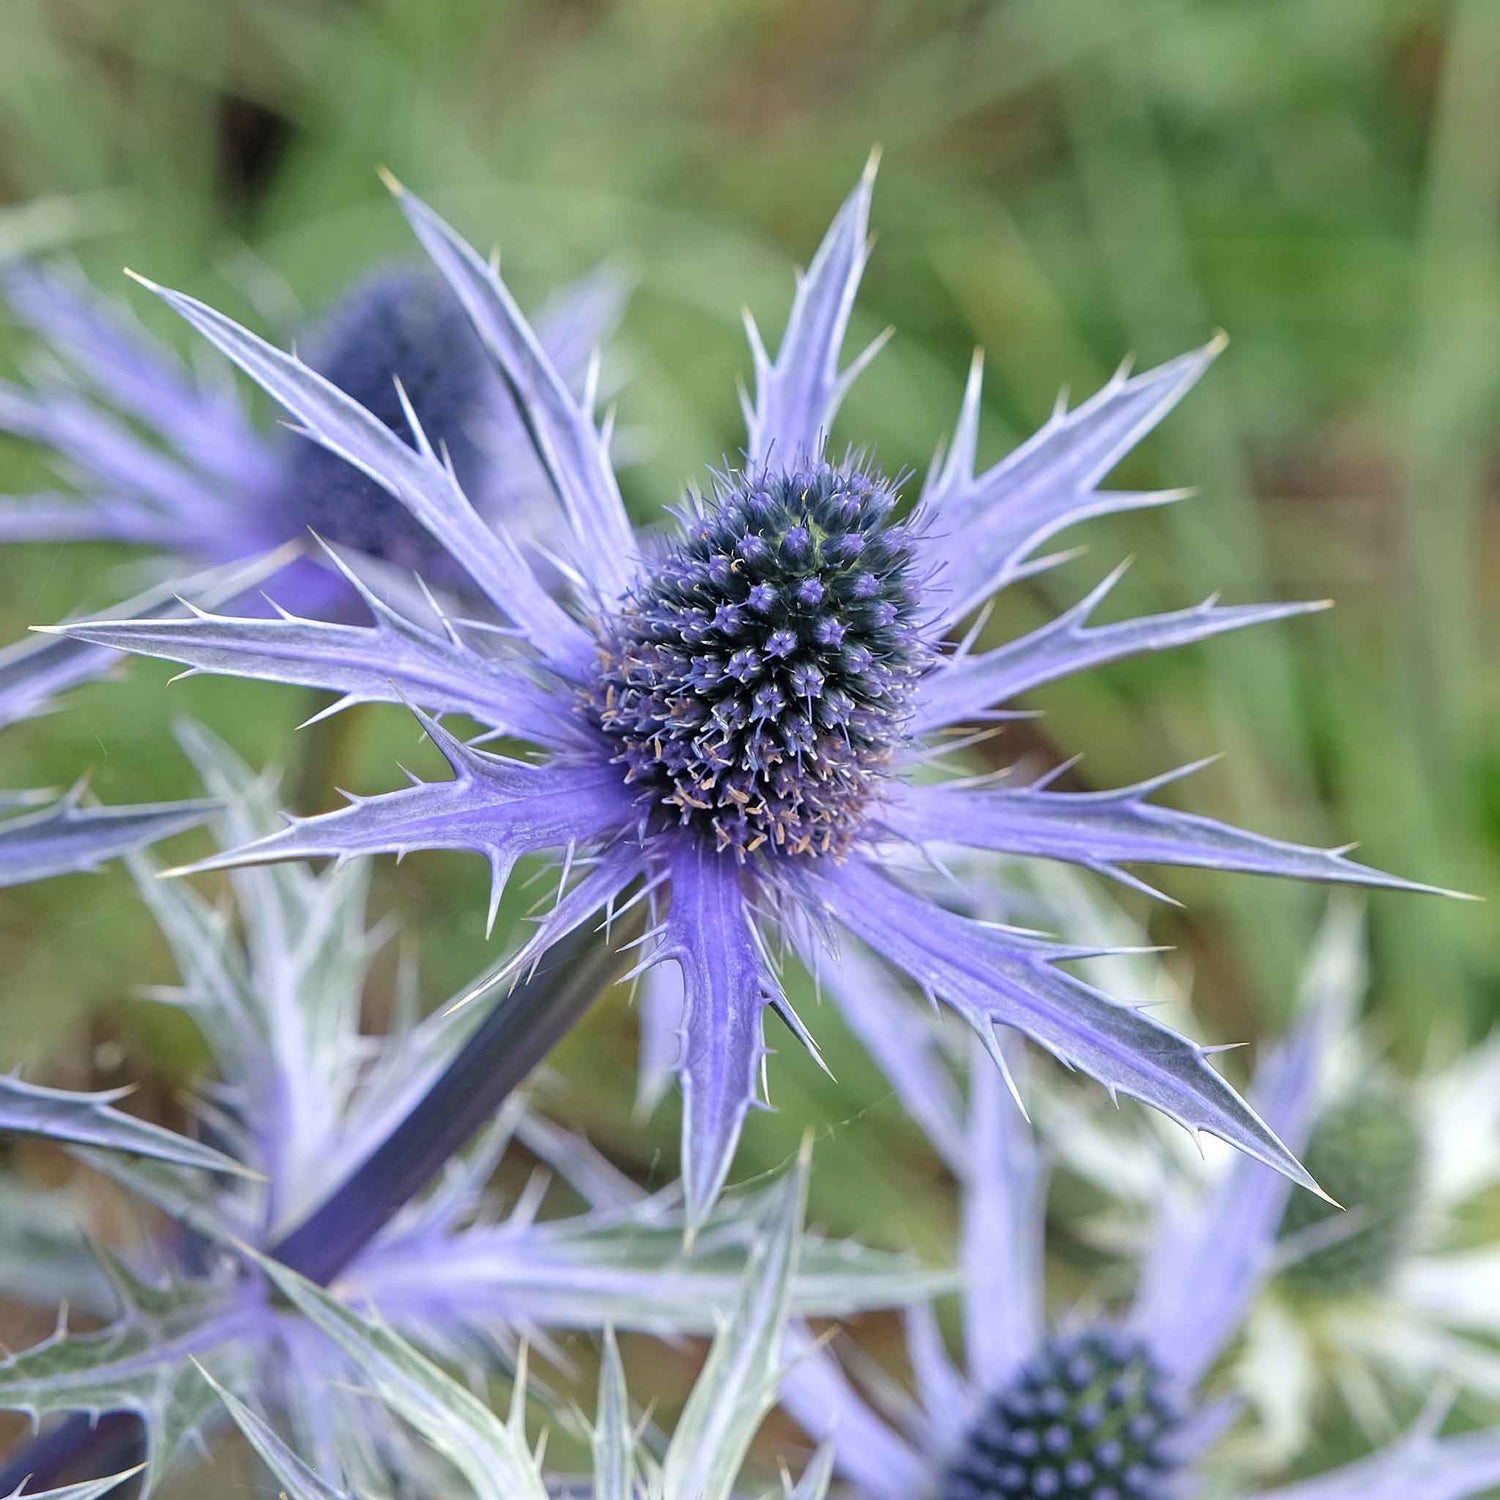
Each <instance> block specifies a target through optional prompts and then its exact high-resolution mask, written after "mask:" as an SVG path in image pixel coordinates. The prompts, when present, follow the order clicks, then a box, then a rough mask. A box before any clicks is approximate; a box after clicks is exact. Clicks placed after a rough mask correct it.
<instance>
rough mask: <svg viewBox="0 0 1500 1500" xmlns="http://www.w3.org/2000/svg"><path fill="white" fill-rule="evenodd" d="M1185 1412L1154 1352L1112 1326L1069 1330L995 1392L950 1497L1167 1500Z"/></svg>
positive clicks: (968, 1441)
mask: <svg viewBox="0 0 1500 1500" xmlns="http://www.w3.org/2000/svg"><path fill="white" fill-rule="evenodd" d="M1182 1424H1183V1413H1182V1410H1181V1408H1180V1406H1179V1404H1178V1402H1177V1401H1176V1399H1175V1398H1174V1395H1173V1392H1172V1390H1171V1387H1170V1385H1169V1384H1168V1382H1167V1380H1166V1378H1165V1376H1164V1375H1163V1374H1162V1371H1161V1369H1160V1368H1159V1367H1158V1365H1157V1363H1156V1361H1155V1360H1154V1359H1153V1358H1152V1356H1151V1352H1150V1350H1149V1349H1148V1348H1147V1347H1146V1345H1145V1344H1144V1343H1143V1342H1142V1341H1141V1340H1139V1339H1134V1338H1131V1337H1129V1336H1128V1335H1125V1334H1121V1333H1119V1332H1118V1331H1116V1330H1114V1329H1110V1328H1102V1327H1101V1328H1089V1329H1086V1330H1084V1331H1082V1332H1079V1333H1071V1334H1059V1335H1056V1336H1054V1337H1053V1338H1051V1339H1049V1340H1048V1341H1047V1343H1046V1344H1044V1345H1043V1346H1042V1348H1041V1349H1040V1350H1039V1351H1038V1352H1037V1353H1036V1354H1035V1355H1033V1356H1032V1358H1030V1359H1029V1360H1028V1361H1027V1362H1026V1363H1025V1364H1024V1365H1023V1366H1022V1367H1021V1369H1020V1371H1019V1372H1018V1373H1017V1374H1016V1376H1015V1377H1014V1378H1013V1379H1012V1380H1011V1382H1010V1383H1009V1385H1007V1386H1006V1387H1005V1388H1004V1389H1003V1390H1000V1391H997V1392H995V1393H994V1394H993V1395H991V1396H990V1398H989V1403H988V1405H987V1406H985V1408H984V1409H983V1411H982V1412H981V1413H980V1415H979V1417H978V1419H977V1420H976V1421H975V1422H974V1423H973V1425H972V1426H971V1427H970V1428H969V1431H968V1435H967V1437H966V1438H965V1440H964V1446H963V1448H962V1449H961V1451H960V1452H959V1454H958V1456H957V1457H956V1458H955V1459H954V1460H953V1462H952V1463H951V1464H950V1465H949V1467H948V1470H947V1472H946V1473H945V1474H944V1475H943V1480H942V1485H941V1488H940V1490H939V1497H940V1500H1018V1497H1021V1496H1026V1497H1031V1496H1037V1497H1041V1500H1046V1497H1051V1496H1058V1497H1064V1496H1080V1497H1082V1496H1088V1497H1091V1500H1097V1497H1099V1496H1101V1495H1104V1496H1114V1497H1117V1500H1163V1497H1165V1496H1168V1495H1170V1494H1171V1493H1172V1492H1173V1490H1174V1489H1175V1488H1176V1485H1175V1480H1176V1478H1177V1476H1178V1474H1179V1471H1180V1468H1181V1466H1180V1464H1179V1463H1178V1461H1177V1456H1176V1454H1175V1453H1174V1451H1173V1446H1172V1440H1173V1438H1174V1437H1175V1436H1176V1435H1177V1434H1178V1433H1179V1431H1180V1429H1181V1427H1182Z"/></svg>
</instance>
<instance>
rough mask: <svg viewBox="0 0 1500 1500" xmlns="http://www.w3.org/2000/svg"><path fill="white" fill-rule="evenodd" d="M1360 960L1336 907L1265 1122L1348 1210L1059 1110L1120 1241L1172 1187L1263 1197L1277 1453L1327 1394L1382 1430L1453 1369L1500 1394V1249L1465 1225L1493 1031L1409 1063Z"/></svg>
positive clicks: (1255, 1306) (1496, 1141) (1485, 1188)
mask: <svg viewBox="0 0 1500 1500" xmlns="http://www.w3.org/2000/svg"><path fill="white" fill-rule="evenodd" d="M1367 979H1368V969H1367V960H1366V953H1365V942H1364V932H1363V924H1362V921H1361V917H1360V913H1359V912H1358V911H1357V910H1356V909H1354V908H1352V907H1335V908H1334V909H1333V910H1331V911H1330V913H1329V916H1328V918H1327V920H1326V922H1325V924H1324V930H1323V933H1322V935H1321V937H1320V939H1319V942H1318V946H1317V949H1316V952H1315V954H1314V958H1313V961H1312V962H1311V963H1310V964H1309V967H1308V972H1307V977H1306V980H1305V982H1304V993H1303V996H1302V1005H1303V1010H1304V1012H1305V1013H1306V1015H1307V1019H1306V1020H1305V1021H1304V1022H1303V1023H1302V1024H1301V1025H1300V1026H1299V1027H1298V1028H1297V1030H1296V1031H1295V1032H1294V1035H1293V1041H1292V1043H1291V1044H1290V1045H1291V1047H1292V1049H1293V1053H1294V1056H1295V1058H1296V1077H1297V1079H1298V1087H1297V1088H1296V1089H1295V1090H1283V1091H1281V1092H1280V1093H1272V1092H1271V1091H1270V1090H1269V1088H1268V1087H1267V1088H1264V1089H1261V1090H1260V1091H1259V1092H1263V1093H1264V1094H1265V1097H1266V1100H1267V1103H1266V1105H1265V1108H1264V1114H1265V1118H1266V1120H1267V1122H1268V1123H1269V1124H1270V1125H1271V1126H1272V1128H1273V1129H1275V1130H1276V1131H1277V1132H1278V1134H1280V1135H1281V1137H1282V1139H1283V1140H1285V1141H1286V1142H1287V1143H1288V1144H1289V1145H1290V1146H1292V1147H1293V1149H1295V1150H1297V1151H1299V1152H1301V1153H1304V1160H1305V1161H1306V1162H1307V1165H1308V1167H1309V1170H1311V1171H1312V1172H1313V1173H1314V1174H1315V1175H1316V1177H1317V1179H1318V1181H1319V1182H1320V1183H1321V1184H1322V1186H1323V1187H1324V1188H1325V1189H1326V1190H1327V1191H1328V1193H1329V1194H1330V1195H1331V1196H1332V1197H1334V1198H1335V1199H1337V1200H1338V1202H1339V1204H1340V1205H1342V1208H1343V1212H1339V1211H1337V1210H1334V1209H1332V1208H1329V1207H1328V1206H1327V1205H1326V1204H1323V1203H1321V1202H1320V1201H1319V1200H1316V1199H1313V1198H1311V1197H1310V1195H1307V1194H1302V1193H1290V1192H1288V1191H1287V1190H1285V1189H1284V1188H1283V1186H1282V1185H1281V1184H1280V1183H1279V1182H1276V1181H1271V1180H1267V1181H1263V1182H1259V1183H1256V1184H1254V1185H1253V1190H1252V1186H1250V1185H1247V1179H1245V1178H1244V1177H1243V1176H1238V1177H1237V1176H1236V1172H1235V1169H1234V1168H1233V1167H1229V1168H1227V1169H1226V1168H1224V1164H1222V1163H1218V1164H1215V1165H1216V1166H1217V1167H1218V1168H1219V1169H1220V1175H1218V1176H1217V1177H1215V1176H1214V1175H1213V1171H1214V1168H1213V1166H1210V1165H1206V1164H1205V1162H1204V1161H1203V1160H1202V1158H1200V1157H1197V1156H1196V1155H1193V1154H1189V1153H1185V1152H1182V1151H1180V1150H1177V1149H1174V1148H1175V1145H1176V1143H1175V1142H1172V1141H1170V1139H1167V1138H1163V1139H1157V1140H1145V1141H1143V1140H1141V1139H1139V1138H1137V1139H1135V1140H1134V1141H1133V1142H1132V1141H1131V1140H1129V1139H1127V1138H1125V1137H1122V1136H1121V1134H1120V1133H1119V1132H1117V1131H1113V1130H1108V1129H1102V1128H1100V1124H1099V1122H1098V1121H1097V1120H1095V1119H1093V1118H1092V1117H1091V1112H1085V1111H1082V1110H1075V1109H1070V1110H1068V1111H1067V1112H1066V1113H1065V1114H1061V1115H1058V1116H1057V1117H1056V1118H1055V1120H1054V1121H1053V1122H1052V1123H1053V1124H1054V1125H1055V1127H1056V1128H1055V1130H1053V1131H1052V1132H1051V1134H1052V1135H1055V1137H1056V1139H1057V1141H1058V1143H1059V1147H1058V1149H1059V1153H1060V1155H1061V1156H1062V1157H1063V1159H1064V1160H1065V1161H1066V1163H1067V1164H1068V1165H1069V1166H1070V1168H1072V1169H1074V1170H1076V1171H1079V1172H1081V1173H1083V1174H1084V1176H1085V1177H1086V1179H1087V1180H1089V1181H1090V1182H1092V1183H1093V1184H1094V1185H1095V1186H1097V1187H1098V1188H1099V1189H1101V1190H1102V1191H1103V1192H1104V1193H1105V1194H1106V1195H1107V1196H1106V1200H1105V1202H1106V1205H1107V1207H1106V1208H1105V1210H1104V1211H1103V1212H1101V1213H1100V1214H1099V1215H1098V1216H1097V1223H1098V1230H1099V1235H1100V1237H1101V1239H1102V1240H1104V1241H1107V1242H1108V1243H1110V1244H1112V1245H1116V1246H1130V1245H1132V1244H1136V1245H1138V1244H1139V1243H1140V1242H1141V1241H1142V1239H1143V1238H1144V1237H1145V1236H1146V1235H1147V1234H1148V1232H1149V1225H1150V1223H1151V1221H1152V1219H1153V1218H1154V1217H1158V1216H1159V1215H1160V1211H1161V1205H1162V1204H1164V1203H1168V1204H1175V1205H1179V1207H1178V1209H1177V1211H1178V1212H1179V1213H1181V1214H1182V1215H1183V1216H1184V1217H1186V1216H1188V1215H1190V1214H1191V1213H1192V1212H1194V1207H1193V1206H1194V1205H1195V1204H1199V1203H1204V1202H1225V1203H1227V1202H1234V1201H1235V1200H1236V1195H1238V1194H1241V1193H1249V1194H1250V1195H1251V1196H1252V1197H1253V1199H1254V1202H1255V1204H1256V1205H1257V1207H1256V1210H1255V1214H1256V1217H1255V1231H1256V1243H1257V1244H1258V1246H1259V1247H1260V1253H1261V1254H1262V1255H1263V1256H1264V1258H1265V1262H1266V1264H1265V1267H1264V1269H1265V1274H1266V1278H1267V1279H1266V1285H1265V1287H1264V1289H1263V1292H1262V1294H1261V1295H1260V1296H1258V1297H1257V1298H1256V1299H1255V1301H1254V1302H1253V1303H1251V1304H1249V1306H1248V1311H1247V1316H1246V1321H1245V1337H1244V1341H1243V1348H1242V1352H1241V1354H1240V1356H1239V1358H1238V1361H1237V1366H1236V1373H1235V1379H1236V1385H1237V1389H1238V1390H1239V1391H1240V1393H1241V1394H1242V1395H1243V1397H1244V1398H1245V1399H1246V1401H1247V1403H1248V1405H1249V1406H1250V1407H1251V1409H1252V1410H1253V1413H1254V1415H1255V1416H1256V1418H1257V1419H1258V1430H1257V1432H1256V1434H1255V1446H1256V1447H1257V1448H1258V1449H1259V1450H1261V1451H1263V1452H1265V1453H1266V1454H1268V1455H1270V1456H1272V1457H1276V1458H1285V1457H1289V1456H1291V1455H1295V1454H1297V1453H1299V1452H1301V1451H1303V1450H1304V1449H1305V1448H1306V1447H1307V1445H1308V1444H1309V1443H1310V1442H1311V1441H1312V1440H1313V1439H1314V1438H1315V1437H1316V1435H1317V1431H1318V1426H1319V1423H1320V1422H1321V1421H1322V1420H1323V1419H1324V1418H1325V1417H1326V1415H1327V1413H1328V1410H1329V1407H1330V1403H1331V1402H1339V1403H1342V1404H1345V1405H1347V1407H1348V1409H1349V1412H1350V1414H1351V1415H1352V1416H1353V1417H1354V1419H1355V1421H1356V1422H1357V1424H1358V1425H1359V1427H1361V1428H1362V1429H1363V1430H1364V1431H1365V1433H1366V1434H1367V1435H1368V1436H1369V1437H1370V1438H1371V1439H1372V1440H1375V1439H1379V1438H1382V1437H1384V1436H1386V1435H1388V1434H1389V1433H1390V1432H1391V1431H1393V1430H1395V1428H1396V1426H1397V1424H1398V1422H1399V1415H1398V1412H1399V1408H1400V1405H1401V1403H1402V1401H1403V1400H1408V1401H1409V1400H1410V1399H1411V1398H1413V1397H1419V1396H1421V1395H1422V1394H1424V1393H1426V1392H1428V1391H1430V1390H1432V1389H1433V1388H1434V1387H1435V1386H1441V1385H1442V1384H1443V1383H1444V1382H1446V1381H1459V1382H1461V1383H1462V1384H1463V1385H1464V1386H1465V1387H1466V1388H1467V1389H1468V1390H1470V1391H1472V1392H1473V1393H1474V1394H1476V1395H1477V1396H1479V1397H1481V1398H1482V1399H1484V1400H1486V1401H1488V1402H1492V1403H1493V1402H1497V1401H1500V1356H1497V1355H1496V1353H1495V1350H1494V1346H1493V1336H1494V1334H1495V1332H1496V1329H1497V1326H1500V1325H1497V1321H1496V1320H1497V1309H1496V1298H1495V1288H1496V1286H1497V1285H1500V1252H1497V1251H1496V1249H1495V1247H1494V1246H1493V1245H1492V1244H1487V1243H1483V1242H1475V1240H1474V1237H1473V1234H1472V1232H1471V1231H1470V1228H1469V1226H1471V1225H1472V1223H1473V1211H1474V1210H1475V1209H1476V1208H1477V1207H1478V1206H1479V1205H1481V1204H1482V1203H1483V1202H1484V1200H1485V1198H1486V1196H1487V1195H1488V1194H1490V1193H1491V1192H1493V1190H1494V1188H1495V1186H1496V1184H1497V1183H1500V1045H1497V1043H1496V1041H1495V1040H1494V1039H1491V1040H1490V1041H1488V1042H1487V1043H1484V1044H1482V1045H1481V1046H1479V1047H1476V1048H1474V1049H1472V1050H1470V1051H1468V1052H1466V1053H1464V1054H1463V1055H1461V1056H1460V1057H1459V1058H1458V1059H1457V1060H1455V1061H1453V1062H1451V1063H1449V1064H1448V1065H1447V1066H1433V1067H1429V1068H1428V1069H1426V1070H1424V1072H1423V1073H1421V1074H1420V1075H1419V1076H1418V1077H1417V1078H1416V1079H1415V1080H1405V1079H1402V1078H1401V1077H1400V1076H1399V1075H1397V1074H1395V1073H1394V1072H1393V1071H1392V1070H1390V1069H1389V1068H1387V1067H1386V1066H1385V1065H1384V1064H1383V1063H1382V1061H1381V1059H1380V1056H1379V1054H1378V1051H1377V1049H1376V1048H1375V1047H1374V1046H1373V1045H1372V1043H1371V1041H1370V1039H1369V1037H1368V1036H1367V1035H1366V1034H1365V1033H1364V1031H1363V1030H1362V1028H1361V1027H1360V1026H1359V1025H1358V1024H1357V1022H1356V1019H1355V1018H1356V1015H1357V1012H1358V1008H1359V1005H1360V1002H1361V1000H1362V998H1363V993H1364V990H1365V987H1366V983H1367ZM1045 1113H1046V1111H1045V1110H1044V1111H1042V1114H1043V1115H1045ZM1325 1209H1326V1210H1327V1211H1326V1212H1325V1211H1324V1210H1325ZM1268 1225H1269V1226H1270V1228H1269V1230H1268V1228H1267V1226H1268ZM1278 1225H1279V1227H1277V1226H1278Z"/></svg>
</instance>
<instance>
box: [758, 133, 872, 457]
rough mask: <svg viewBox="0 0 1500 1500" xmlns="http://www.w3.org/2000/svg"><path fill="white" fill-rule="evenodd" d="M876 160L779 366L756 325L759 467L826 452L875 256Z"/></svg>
mask: <svg viewBox="0 0 1500 1500" xmlns="http://www.w3.org/2000/svg"><path fill="white" fill-rule="evenodd" d="M874 190H875V159H874V158H873V157H872V158H871V161H870V164H869V166H868V167H867V168H866V170H865V173H864V175H863V176H862V177H861V178H860V181H859V186H858V187H856V188H855V189H854V191H853V192H852V193H851V194H850V195H849V197H848V198H847V199H846V200H845V202H844V205H843V207H842V208H840V209H839V211H838V214H837V215H836V217H835V218H834V221H833V223H832V225H830V226H829V229H828V233H827V234H826V235H825V236H824V239H823V243H822V245H821V246H819V248H818V253H817V254H816V255H815V256H814V257H813V261H812V264H811V265H810V266H809V267H808V268H807V272H806V274H805V275H803V276H801V277H799V278H798V284H797V295H796V297H795V299H794V300H793V302H792V311H791V315H790V317H788V319H787V325H786V332H785V334H783V335H782V340H781V352H780V353H779V354H778V355H777V357H776V361H775V363H774V364H773V363H772V362H771V360H770V359H769V358H768V356H767V355H766V352H765V349H764V348H763V347H762V345H761V343H760V340H759V337H758V336H754V333H753V325H752V338H753V342H752V346H751V347H752V352H753V354H754V356H755V406H754V408H753V409H752V410H751V412H750V433H749V442H748V445H747V456H748V459H749V462H750V464H751V466H752V467H758V466H760V465H763V464H765V463H767V462H769V461H770V460H771V458H772V456H773V455H774V457H775V459H776V461H777V463H778V464H781V465H787V466H789V465H791V464H794V463H796V462H797V461H798V460H799V459H810V458H814V457H816V456H818V455H819V454H820V453H821V452H822V448H823V444H824V441H825V440H826V438H827V435H828V428H829V426H830V424H831V423H832V421H833V418H834V414H835V412H836V411H837V409H838V405H839V400H840V398H841V397H842V395H843V385H844V381H843V379H842V377H841V376H840V373H839V354H840V351H841V350H842V349H843V347H844V336H845V334H846V333H847V332H848V328H849V315H850V313H851V312H853V310H854V298H855V294H856V293H857V292H858V290H859V280H860V277H861V276H862V275H863V274H864V269H865V261H866V259H867V258H868V256H869V248H870V247H869V231H870V199H871V197H872V195H873V193H874Z"/></svg>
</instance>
